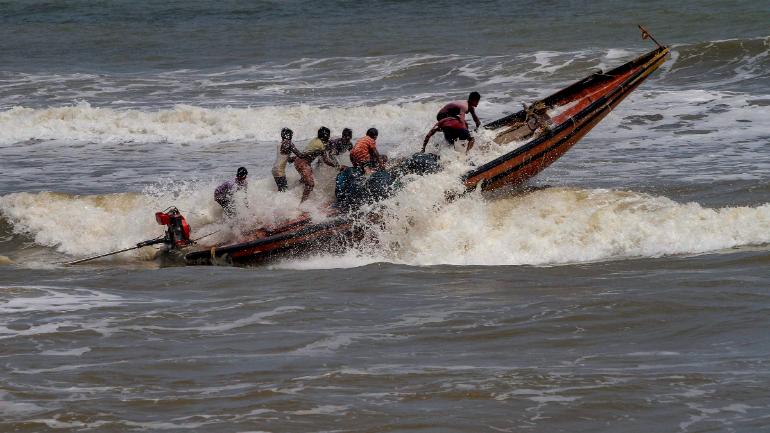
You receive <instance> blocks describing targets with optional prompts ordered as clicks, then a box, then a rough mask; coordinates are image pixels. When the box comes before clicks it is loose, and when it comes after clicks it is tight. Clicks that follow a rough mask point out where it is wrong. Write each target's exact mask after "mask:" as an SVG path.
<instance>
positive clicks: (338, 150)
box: [317, 128, 353, 165]
mask: <svg viewBox="0 0 770 433" xmlns="http://www.w3.org/2000/svg"><path fill="white" fill-rule="evenodd" d="M352 139H353V131H351V130H350V128H345V129H343V130H342V136H341V137H338V138H332V139H331V140H329V142H328V143H326V156H327V157H328V158H329V159H330V160H333V161H335V162H337V157H338V156H339V155H342V154H343V153H345V152H349V151H350V150H351V149H352V148H353V142H352V141H351V140H352ZM317 164H320V161H319V162H318V163H317ZM337 164H338V165H339V162H337Z"/></svg>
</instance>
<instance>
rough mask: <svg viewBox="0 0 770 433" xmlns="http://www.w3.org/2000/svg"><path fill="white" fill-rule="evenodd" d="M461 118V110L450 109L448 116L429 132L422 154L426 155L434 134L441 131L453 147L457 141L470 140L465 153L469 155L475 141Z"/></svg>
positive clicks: (423, 144)
mask: <svg viewBox="0 0 770 433" xmlns="http://www.w3.org/2000/svg"><path fill="white" fill-rule="evenodd" d="M459 116H460V109H459V108H458V107H450V108H449V110H447V116H445V117H444V118H442V119H441V120H439V121H438V122H436V124H435V125H433V128H431V130H430V132H428V135H426V136H425V140H423V143H422V150H421V151H420V153H425V147H426V146H427V145H428V141H430V138H431V137H433V134H435V133H437V132H439V131H441V132H443V133H444V138H445V139H446V141H447V143H449V144H451V145H454V143H455V141H457V140H468V146H467V147H466V149H465V153H466V154H467V153H468V152H470V150H471V149H472V148H473V143H474V140H473V137H472V136H471V133H470V131H468V127H467V126H468V125H466V124H465V123H464V122H463V121H462V120H461V119H460V117H459Z"/></svg>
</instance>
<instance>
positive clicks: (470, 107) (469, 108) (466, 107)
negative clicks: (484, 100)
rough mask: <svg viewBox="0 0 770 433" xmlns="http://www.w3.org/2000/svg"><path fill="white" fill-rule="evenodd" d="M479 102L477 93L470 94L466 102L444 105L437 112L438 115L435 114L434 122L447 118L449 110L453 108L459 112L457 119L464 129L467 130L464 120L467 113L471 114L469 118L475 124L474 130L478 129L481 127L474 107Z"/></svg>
mask: <svg viewBox="0 0 770 433" xmlns="http://www.w3.org/2000/svg"><path fill="white" fill-rule="evenodd" d="M479 101H481V95H480V94H479V92H471V93H470V95H468V100H467V101H452V102H450V103H448V104H446V105H444V106H443V107H442V108H441V110H439V112H438V114H436V120H441V119H443V118H445V117H447V116H448V115H449V109H450V108H453V107H454V108H458V109H459V110H460V115H459V116H458V117H459V118H460V120H462V122H463V125H464V128H465V129H469V128H468V122H467V121H466V120H465V115H466V114H467V113H471V117H473V121H474V122H476V128H477V129H478V127H479V126H481V120H479V116H477V115H476V107H478V105H479Z"/></svg>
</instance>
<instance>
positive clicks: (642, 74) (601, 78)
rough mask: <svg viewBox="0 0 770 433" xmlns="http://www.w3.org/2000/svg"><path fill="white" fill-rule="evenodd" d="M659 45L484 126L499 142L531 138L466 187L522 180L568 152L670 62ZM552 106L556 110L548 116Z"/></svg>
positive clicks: (470, 177) (475, 174)
mask: <svg viewBox="0 0 770 433" xmlns="http://www.w3.org/2000/svg"><path fill="white" fill-rule="evenodd" d="M668 51H669V49H668V48H667V47H663V46H660V47H658V48H657V49H655V50H653V51H650V52H649V53H647V54H644V55H642V56H639V57H637V58H636V59H634V60H632V61H630V62H628V63H626V64H624V65H622V66H619V67H617V68H615V69H613V70H611V71H609V72H601V71H599V72H596V73H594V74H592V75H589V76H588V77H586V78H584V79H582V80H580V81H578V82H576V83H574V84H572V85H571V86H569V87H567V88H565V89H563V90H560V91H558V92H556V93H554V94H553V95H551V96H548V97H547V98H544V99H542V100H541V101H537V102H535V103H533V104H532V105H531V106H530V107H529V108H527V109H524V110H521V111H519V112H517V113H514V114H511V115H510V116H506V117H504V118H502V119H498V120H496V121H494V122H491V123H489V124H487V125H485V126H484V127H485V128H486V129H490V130H493V131H495V132H497V136H496V138H495V142H497V143H500V144H505V143H509V142H511V141H514V140H522V139H527V138H529V137H532V138H531V139H530V140H529V141H527V142H526V143H524V144H523V145H522V146H520V147H518V148H516V149H515V150H513V151H511V152H509V153H507V154H505V155H503V156H501V157H499V158H495V159H494V160H492V161H489V162H488V163H486V164H484V165H482V166H480V167H478V168H476V169H474V170H471V171H469V172H468V173H466V174H465V175H464V176H463V183H464V184H465V186H466V188H468V189H473V188H476V187H477V186H479V185H480V186H481V188H482V189H483V190H485V191H486V190H493V189H496V188H500V187H503V186H507V185H516V184H519V183H521V182H523V181H525V180H527V179H529V178H531V177H532V176H535V175H536V174H538V173H540V172H541V171H543V170H544V169H545V168H546V167H548V166H549V165H551V164H552V163H553V162H554V161H556V160H557V159H559V157H561V156H562V155H564V153H566V152H567V151H568V150H569V149H570V148H572V146H574V145H575V143H577V142H578V140H580V139H581V138H583V136H585V135H586V134H587V133H588V131H590V130H591V129H592V128H593V127H594V126H595V125H596V124H597V123H599V121H600V120H602V119H603V118H604V116H606V115H607V114H608V113H609V112H610V111H611V110H612V109H613V108H615V107H616V106H617V105H618V104H620V101H622V100H623V99H624V98H625V97H626V96H628V94H629V93H631V92H632V91H633V90H634V89H636V88H637V87H638V86H639V85H640V84H641V83H642V82H643V81H644V80H645V78H647V77H648V76H649V75H650V74H651V73H652V72H653V71H655V70H656V69H658V67H659V66H660V65H662V64H663V62H665V61H666V54H668ZM549 111H556V112H557V113H558V114H555V115H548V112H549Z"/></svg>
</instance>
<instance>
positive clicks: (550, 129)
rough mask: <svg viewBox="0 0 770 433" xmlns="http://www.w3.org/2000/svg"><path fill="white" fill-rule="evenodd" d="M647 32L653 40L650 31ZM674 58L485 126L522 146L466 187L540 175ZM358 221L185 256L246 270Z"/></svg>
mask: <svg viewBox="0 0 770 433" xmlns="http://www.w3.org/2000/svg"><path fill="white" fill-rule="evenodd" d="M642 32H643V36H645V35H646V36H649V35H648V34H647V32H646V31H644V29H642ZM645 39H646V37H645ZM653 40H654V39H653ZM656 44H657V41H656ZM668 52H669V49H668V48H667V47H665V46H662V45H660V44H658V48H656V49H654V50H652V51H650V52H648V53H646V54H643V55H641V56H639V57H637V58H636V59H634V60H631V61H630V62H628V63H626V64H624V65H621V66H618V67H617V68H615V69H612V70H611V71H608V72H601V71H599V72H596V73H593V74H591V75H589V76H588V77H586V78H584V79H582V80H580V81H577V82H576V83H574V84H572V85H570V86H568V87H566V88H564V89H562V90H560V91H558V92H556V93H554V94H553V95H550V96H548V97H546V98H544V99H542V100H540V101H536V102H534V103H533V104H531V105H530V106H529V107H527V108H525V109H523V110H520V111H518V112H516V113H514V114H511V115H509V116H506V117H503V118H501V119H498V120H495V121H494V122H491V123H488V124H486V125H485V126H484V128H486V129H487V130H491V131H494V132H495V133H496V135H495V139H494V141H495V142H497V143H500V144H507V143H511V142H513V141H521V142H522V144H521V146H519V147H517V148H516V149H514V150H512V151H510V152H508V153H506V154H505V155H502V156H500V157H498V158H495V159H494V160H492V161H489V162H487V163H485V164H483V165H481V166H479V167H477V168H475V169H473V170H471V171H469V172H467V173H466V174H465V175H464V176H462V182H463V183H464V185H465V187H466V188H467V189H468V190H472V189H475V188H477V187H480V188H481V189H482V190H485V191H489V190H494V189H498V188H501V187H507V186H514V185H518V184H521V183H522V182H524V181H526V180H527V179H529V178H531V177H532V176H535V175H536V174H538V173H540V172H541V171H543V170H544V169H545V168H546V167H548V166H549V165H550V164H552V163H553V162H554V161H556V160H557V159H558V158H559V157H561V156H562V155H564V153H566V152H567V151H568V150H569V149H570V148H572V146H574V145H575V143H577V142H578V140H580V139H581V138H582V137H584V136H585V135H586V134H587V133H588V131H590V130H591V129H592V128H593V127H594V126H595V125H596V124H597V123H598V122H599V121H601V120H602V119H603V118H604V117H605V116H606V115H607V114H608V113H609V112H610V111H611V110H612V109H613V108H615V107H616V106H617V105H618V104H619V103H620V102H621V101H622V100H623V99H624V98H625V97H626V96H628V94H629V93H631V92H632V91H634V89H636V88H637V87H638V86H639V85H640V84H641V83H642V82H643V81H644V80H645V79H646V78H647V77H648V76H649V75H650V74H651V73H652V72H653V71H655V70H656V69H657V68H658V67H660V65H662V64H663V63H664V62H665V60H666V55H667V54H668ZM370 217H371V216H370ZM356 220H357V218H356V217H354V216H351V215H349V214H337V215H332V216H330V218H329V219H328V220H326V221H323V222H320V223H313V222H312V221H311V220H310V219H309V218H307V217H301V218H299V219H297V220H292V221H288V222H287V223H285V224H283V225H281V226H279V227H276V228H271V229H265V230H262V231H258V232H257V233H256V234H255V236H254V238H253V239H252V240H249V241H246V242H241V243H236V244H232V245H224V246H213V247H208V248H204V249H200V250H198V251H193V252H190V253H187V254H186V255H184V261H185V262H186V263H187V264H191V265H202V264H203V265H208V264H218V263H227V264H246V263H256V262H262V261H265V260H268V259H271V258H274V257H276V256H279V255H280V256H284V255H286V254H289V255H291V254H306V253H309V252H313V251H317V250H319V249H322V250H328V249H329V248H334V247H338V246H340V245H343V246H344V245H345V243H346V242H349V241H350V240H351V239H355V238H357V237H360V236H361V234H360V233H357V231H356V229H355V227H356V224H355V222H356Z"/></svg>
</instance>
